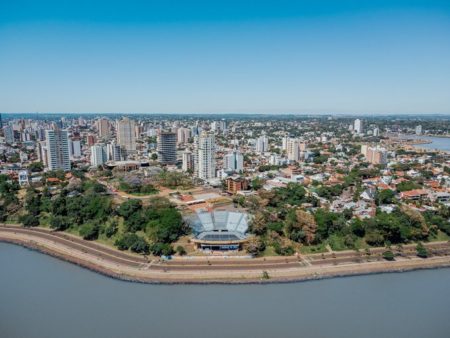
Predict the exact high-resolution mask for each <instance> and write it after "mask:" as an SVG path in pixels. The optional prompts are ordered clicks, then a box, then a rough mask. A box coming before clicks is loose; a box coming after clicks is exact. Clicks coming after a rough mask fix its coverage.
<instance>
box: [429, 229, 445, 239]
mask: <svg viewBox="0 0 450 338" xmlns="http://www.w3.org/2000/svg"><path fill="white" fill-rule="evenodd" d="M449 240H450V236H449V235H447V234H446V233H445V232H442V231H441V230H438V232H437V234H436V236H433V237H430V242H439V241H449Z"/></svg>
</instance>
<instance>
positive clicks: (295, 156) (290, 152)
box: [287, 138, 300, 161]
mask: <svg viewBox="0 0 450 338" xmlns="http://www.w3.org/2000/svg"><path fill="white" fill-rule="evenodd" d="M287 157H288V160H290V161H298V160H299V159H300V141H299V140H298V139H295V138H290V139H289V140H288V142H287Z"/></svg>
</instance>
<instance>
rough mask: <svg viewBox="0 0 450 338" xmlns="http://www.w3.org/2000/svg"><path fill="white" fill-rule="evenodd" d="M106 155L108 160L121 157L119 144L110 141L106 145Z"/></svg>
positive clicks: (117, 159)
mask: <svg viewBox="0 0 450 338" xmlns="http://www.w3.org/2000/svg"><path fill="white" fill-rule="evenodd" d="M106 156H107V158H108V161H120V160H121V159H122V151H121V148H120V145H118V144H117V143H116V142H114V141H112V142H111V143H108V145H107V146H106Z"/></svg>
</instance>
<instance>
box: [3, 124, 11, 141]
mask: <svg viewBox="0 0 450 338" xmlns="http://www.w3.org/2000/svg"><path fill="white" fill-rule="evenodd" d="M3 135H4V136H5V142H6V143H8V144H13V143H14V131H13V129H12V127H11V126H4V127H3Z"/></svg>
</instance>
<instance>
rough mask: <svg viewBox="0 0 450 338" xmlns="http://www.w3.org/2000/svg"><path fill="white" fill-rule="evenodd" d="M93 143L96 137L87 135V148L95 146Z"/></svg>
mask: <svg viewBox="0 0 450 338" xmlns="http://www.w3.org/2000/svg"><path fill="white" fill-rule="evenodd" d="M95 142H96V137H95V135H91V134H90V135H87V136H86V144H87V145H88V146H89V147H91V146H93V145H94V144H95Z"/></svg>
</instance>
